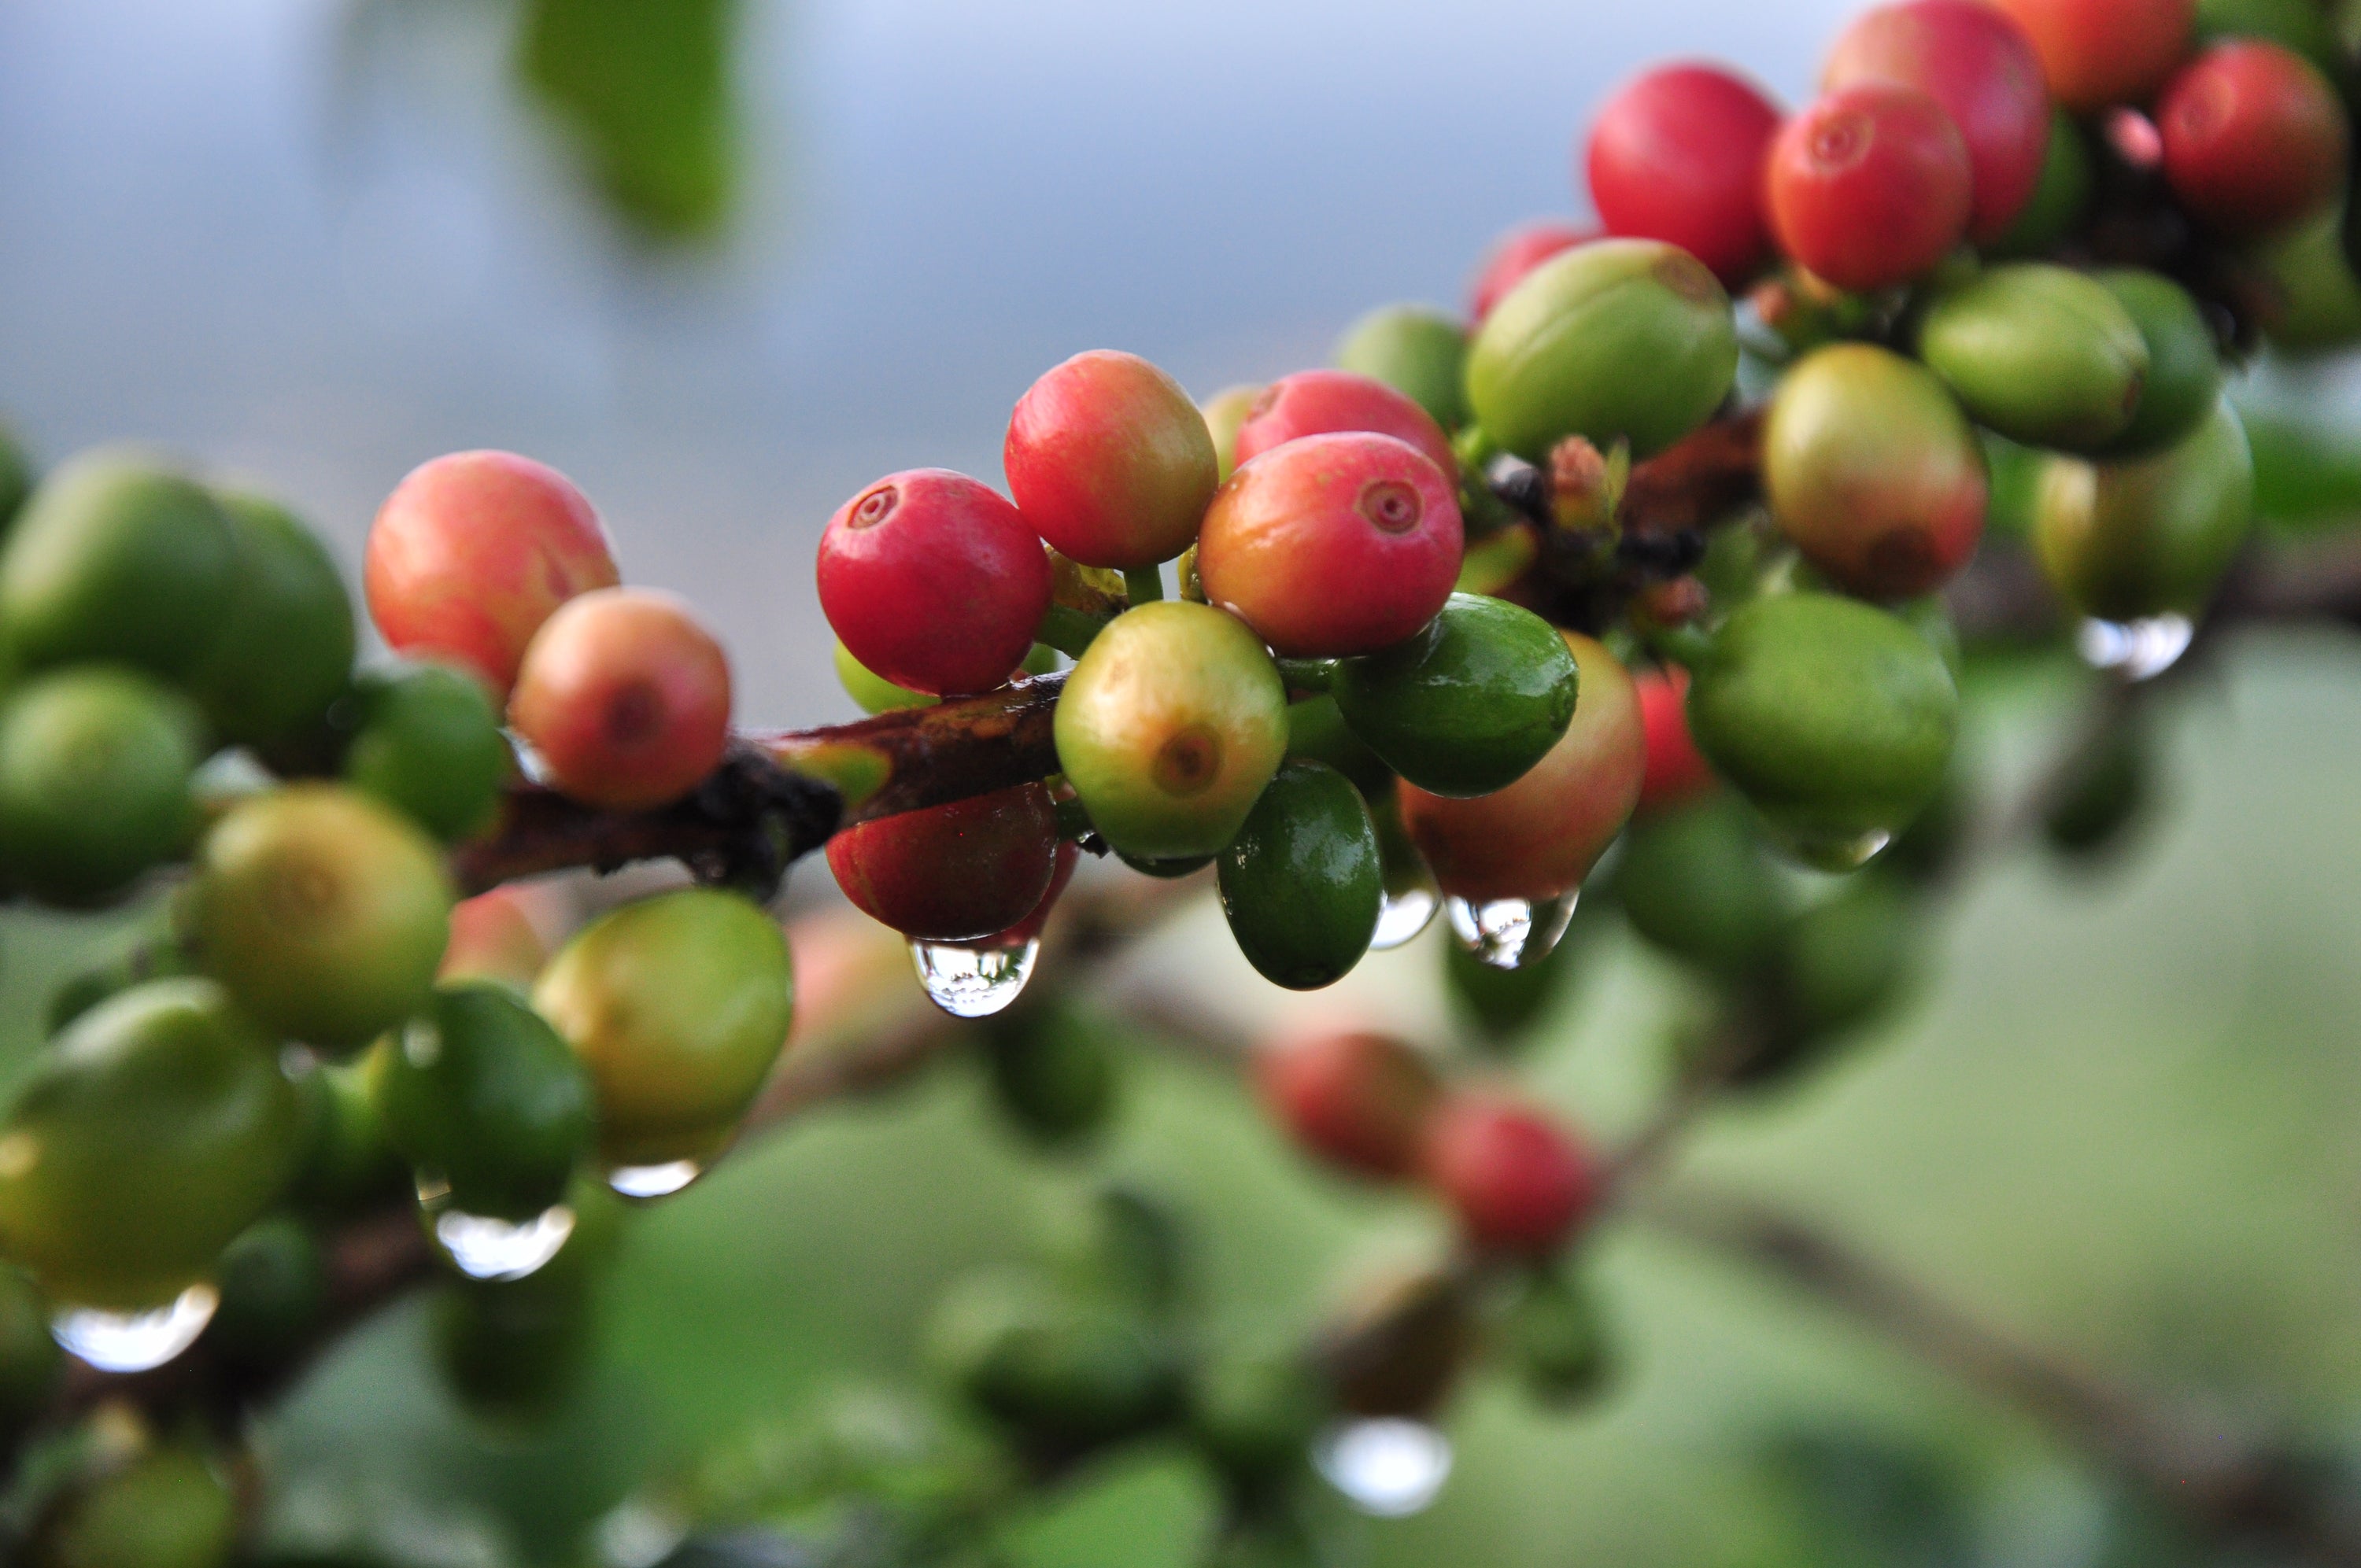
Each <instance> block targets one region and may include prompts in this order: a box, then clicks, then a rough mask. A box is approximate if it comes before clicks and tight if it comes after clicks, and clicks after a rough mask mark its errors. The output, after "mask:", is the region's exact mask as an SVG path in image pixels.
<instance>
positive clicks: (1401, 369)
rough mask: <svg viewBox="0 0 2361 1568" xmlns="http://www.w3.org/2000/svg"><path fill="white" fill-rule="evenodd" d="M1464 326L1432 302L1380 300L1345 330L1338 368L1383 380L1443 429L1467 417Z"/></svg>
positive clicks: (1340, 346)
mask: <svg viewBox="0 0 2361 1568" xmlns="http://www.w3.org/2000/svg"><path fill="white" fill-rule="evenodd" d="M1466 363H1467V329H1466V327H1464V326H1462V325H1460V324H1459V319H1458V318H1457V317H1456V316H1454V315H1452V314H1450V313H1448V312H1444V311H1438V310H1436V309H1434V308H1433V307H1432V306H1430V305H1384V306H1380V307H1379V308H1378V309H1377V310H1374V311H1371V312H1370V313H1368V314H1367V315H1365V316H1363V317H1362V318H1361V319H1360V320H1359V321H1356V322H1355V323H1353V324H1352V326H1351V327H1350V328H1348V329H1347V330H1346V331H1345V336H1344V338H1343V340H1342V341H1341V342H1339V343H1338V344H1337V345H1336V368H1338V369H1339V370H1352V371H1356V372H1357V373H1359V374H1360V375H1363V376H1367V377H1368V378H1370V379H1372V380H1376V381H1383V382H1384V383H1385V384H1386V385H1387V386H1389V387H1391V388H1392V389H1394V390H1395V391H1397V392H1400V394H1402V396H1404V397H1406V398H1408V399H1409V400H1411V401H1412V402H1414V403H1416V404H1417V405H1418V406H1419V407H1421V408H1422V409H1424V410H1425V411H1427V412H1428V413H1430V414H1432V415H1433V416H1434V422H1435V423H1437V424H1439V425H1441V426H1442V427H1443V428H1444V429H1445V430H1457V429H1458V428H1459V427H1460V426H1461V425H1463V424H1466V422H1467V391H1466Z"/></svg>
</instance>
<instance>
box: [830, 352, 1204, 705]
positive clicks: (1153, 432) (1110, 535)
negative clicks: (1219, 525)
mask: <svg viewBox="0 0 2361 1568" xmlns="http://www.w3.org/2000/svg"><path fill="white" fill-rule="evenodd" d="M1001 466H1002V467H1003V468H1004V469H1005V471H1006V472H1007V475H1008V490H1009V494H1011V495H1013V496H1015V497H1016V506H1017V510H1020V511H1022V512H1023V513H1024V514H1025V520H1026V521H1027V522H1028V523H1030V524H1032V526H1033V527H1034V528H1035V529H1036V530H1038V532H1040V535H1041V537H1042V538H1044V539H1046V540H1048V541H1049V543H1050V545H1051V546H1052V547H1053V548H1055V549H1056V550H1057V552H1058V554H1060V555H1064V556H1067V557H1068V558H1070V559H1071V560H1075V561H1080V562H1081V563H1082V565H1085V566H1115V567H1138V566H1150V565H1156V564H1157V563H1158V562H1159V561H1170V560H1171V559H1172V558H1173V557H1174V556H1175V555H1178V554H1180V552H1182V551H1183V550H1186V549H1188V548H1189V542H1190V541H1191V540H1192V539H1194V538H1195V537H1196V536H1197V523H1198V521H1199V520H1200V519H1201V518H1202V517H1203V516H1204V515H1205V503H1206V502H1207V501H1209V500H1211V499H1213V487H1214V485H1216V484H1217V483H1219V482H1220V472H1219V466H1218V464H1217V462H1216V460H1215V457H1214V455H1213V434H1212V433H1211V432H1210V431H1209V430H1208V429H1207V428H1206V425H1205V420H1204V416H1203V415H1202V414H1200V413H1199V412H1198V411H1197V405H1196V404H1194V403H1192V402H1191V401H1190V400H1189V394H1188V393H1186V392H1184V391H1182V390H1181V389H1180V383H1179V382H1178V381H1175V380H1174V379H1173V378H1171V377H1170V376H1168V375H1166V374H1165V373H1164V372H1163V371H1161V370H1159V369H1158V368H1157V367H1155V366H1153V365H1150V364H1149V363H1148V361H1147V360H1145V359H1142V358H1140V357H1139V356H1137V355H1136V354H1119V353H1116V352H1115V351H1113V350H1111V349H1095V350H1093V351H1092V352H1090V353H1088V354H1078V355H1076V356H1074V357H1073V358H1071V359H1069V360H1067V361H1066V362H1065V363H1064V364H1063V365H1060V366H1059V367H1057V368H1055V369H1053V370H1051V371H1049V373H1048V374H1046V375H1044V376H1043V377H1042V378H1040V379H1039V380H1038V381H1036V382H1034V383H1033V385H1032V386H1031V387H1029V388H1027V389H1026V393H1025V395H1024V396H1023V397H1022V398H1019V399H1018V400H1017V401H1016V412H1015V413H1013V414H1011V415H1010V416H1009V421H1008V439H1007V442H1006V444H1005V445H1004V446H1003V448H1002V451H1001ZM854 651H855V652H859V649H858V647H857V646H856V647H855V649H854ZM865 662H866V661H864V663H865ZM872 667H873V668H874V667H875V666H874V665H872ZM885 673H888V674H890V673H891V672H885Z"/></svg>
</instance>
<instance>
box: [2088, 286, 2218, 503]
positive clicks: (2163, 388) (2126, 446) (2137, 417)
mask: <svg viewBox="0 0 2361 1568" xmlns="http://www.w3.org/2000/svg"><path fill="white" fill-rule="evenodd" d="M2094 276H2095V277H2096V279H2097V281H2098V283H2099V285H2100V286H2101V287H2102V288H2103V289H2105V290H2106V291H2107V292H2109V293H2111V294H2113V295H2114V297H2115V300H2116V302H2117V303H2119V304H2121V305H2122V306H2123V307H2124V309H2125V311H2127V312H2128V313H2130V314H2131V318H2132V322H2133V323H2134V324H2135V325H2136V326H2137V327H2138V328H2139V333H2140V337H2141V338H2142V339H2143V340H2144V341H2145V342H2146V343H2147V386H2146V387H2145V388H2144V389H2142V390H2141V392H2140V400H2139V407H2138V408H2137V409H2136V410H2135V411H2134V412H2133V414H2132V422H2131V423H2130V424H2128V425H2126V426H2125V427H2124V430H2123V432H2122V433H2120V434H2118V435H2117V436H2116V437H2115V438H2114V441H2112V442H2110V443H2109V444H2108V445H2107V452H2108V455H2111V456H2118V457H2122V456H2132V455H2138V454H2141V453H2147V452H2154V451H2157V450H2158V449H2159V448H2162V447H2166V446H2169V445H2171V444H2173V443H2175V442H2177V441H2179V440H2180V438H2181V437H2183V436H2185V435H2187V434H2188V433H2190V432H2191V431H2192V430H2194V429H2196V428H2197V426H2198V424H2199V422H2201V421H2202V420H2203V419H2204V418H2205V416H2206V415H2207V414H2209V413H2211V412H2213V404H2214V402H2215V400H2217V399H2218V398H2219V397H2220V395H2221V391H2222V361H2221V358H2220V356H2217V355H2216V354H2215V353H2214V351H2213V329H2212V328H2211V327H2209V326H2207V325H2206V324H2205V318H2204V317H2203V316H2202V315H2200V314H2198V312H2197V302H2196V301H2195V300H2193V299H2191V298H2190V296H2189V291H2188V290H2186V289H2184V288H2182V287H2181V286H2180V284H2178V283H2176V282H2174V281H2173V280H2171V279H2169V278H2167V277H2165V276H2164V275H2163V274H2162V273H2159V272H2147V271H2143V270H2141V269H2138V268H2136V267H2118V268H2114V269H2110V270H2108V271H2104V272H2100V273H2097V274H2095V275H2094Z"/></svg>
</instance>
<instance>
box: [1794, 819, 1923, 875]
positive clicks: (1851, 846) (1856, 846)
mask: <svg viewBox="0 0 2361 1568" xmlns="http://www.w3.org/2000/svg"><path fill="white" fill-rule="evenodd" d="M1773 836H1774V837H1775V838H1777V839H1778V840H1779V842H1780V843H1782V844H1783V845H1784V846H1785V847H1786V850H1787V852H1788V853H1789V854H1791V855H1793V856H1795V858H1796V859H1797V860H1799V861H1803V862H1804V863H1805V864H1806V865H1807V866H1809V867H1811V868H1812V869H1813V870H1814V871H1817V872H1839V873H1842V872H1857V871H1859V870H1861V867H1863V866H1865V865H1867V864H1869V862H1870V861H1873V860H1875V859H1876V858H1877V857H1878V855H1879V854H1880V853H1881V852H1882V851H1883V850H1884V849H1885V846H1887V845H1888V844H1891V843H1892V842H1894V835H1893V834H1891V833H1888V832H1886V831H1885V830H1884V829H1883V828H1872V829H1871V830H1870V831H1869V832H1866V833H1856V834H1851V835H1850V836H1848V835H1844V834H1835V833H1788V832H1778V831H1775V830H1774V834H1773Z"/></svg>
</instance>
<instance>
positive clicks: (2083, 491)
mask: <svg viewBox="0 0 2361 1568" xmlns="http://www.w3.org/2000/svg"><path fill="white" fill-rule="evenodd" d="M2254 497H2255V465H2254V458H2253V455H2252V454H2251V453H2250V452H2249V451H2248V449H2247V445H2246V433H2245V431H2244V429H2243V428H2242V427H2241V426H2240V424H2239V422H2238V416H2237V415H2236V414H2235V413H2233V412H2232V411H2230V408H2229V406H2228V404H2226V403H2224V402H2220V401H2218V400H2217V401H2216V403H2215V404H2214V407H2213V411H2212V412H2211V413H2210V414H2209V415H2208V416H2207V417H2206V419H2205V420H2204V422H2202V423H2201V424H2199V425H2198V427H2197V428H2196V429H2195V430H2194V431H2193V432H2191V433H2190V434H2189V435H2187V436H2185V437H2183V438H2182V439H2181V440H2180V442H2179V443H2178V444H2175V445H2172V446H2169V447H2166V448H2165V449H2164V450H2163V451H2161V452H2158V453H2155V454H2153V455H2148V456H2146V457H2139V458H2132V459H2127V460H2124V461H2119V462H2113V463H2085V462H2082V461H2080V460H2078V459H2075V458H2071V457H2063V456H2059V457H2053V458H2051V459H2050V460H2049V465H2048V467H2047V468H2046V469H2045V470H2044V471H2043V473H2042V475H2041V478H2040V480H2039V488H2037V491H2036V493H2035V499H2034V519H2033V547H2034V554H2035V555H2036V556H2037V558H2038V559H2039V560H2040V562H2041V567H2042V571H2043V572H2044V573H2045V574H2046V575H2047V576H2048V578H2049V581H2050V584H2051V585H2052V586H2053V587H2056V588H2057V589H2058V591H2059V593H2060V594H2062V595H2063V596H2064V597H2065V598H2066V600H2067V602H2068V603H2070V604H2071V605H2072V606H2073V607H2074V608H2075V609H2079V610H2081V612H2082V613H2083V614H2085V615H2092V616H2096V617H2098V618H2100V619H2101V620H2139V619H2142V618H2143V617H2147V616H2152V615H2161V614H2164V613H2167V612H2169V611H2175V612H2179V613H2180V614H2184V615H2185V614H2190V613H2191V612H2193V611H2195V610H2197V609H2200V608H2201V607H2202V605H2203V603H2204V601H2205V598H2206V596H2207V595H2209V594H2210V593H2211V592H2212V591H2213V585H2214V584H2215V583H2216V582H2218V581H2219V580H2220V578H2221V576H2222V573H2223V572H2224V570H2225V569H2227V568H2228V566H2229V565H2230V562H2231V560H2232V558H2233V557H2235V555H2236V554H2237V553H2238V547H2239V546H2240V545H2241V544H2243V543H2246V533H2247V530H2248V528H2249V526H2250V525H2251V523H2252V521H2253V514H2254Z"/></svg>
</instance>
